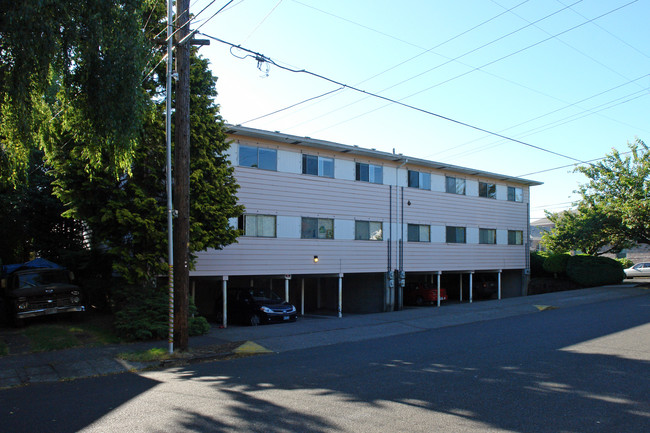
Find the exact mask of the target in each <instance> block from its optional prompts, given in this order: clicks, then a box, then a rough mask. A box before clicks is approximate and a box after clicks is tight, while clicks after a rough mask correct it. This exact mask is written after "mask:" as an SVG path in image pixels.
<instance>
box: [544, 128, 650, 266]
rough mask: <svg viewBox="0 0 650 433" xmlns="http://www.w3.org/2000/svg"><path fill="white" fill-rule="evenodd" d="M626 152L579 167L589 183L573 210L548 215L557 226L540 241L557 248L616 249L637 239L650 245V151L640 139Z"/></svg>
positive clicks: (593, 251) (591, 251) (589, 251)
mask: <svg viewBox="0 0 650 433" xmlns="http://www.w3.org/2000/svg"><path fill="white" fill-rule="evenodd" d="M628 147H629V149H630V151H629V152H626V154H621V153H619V152H618V151H617V150H615V149H614V150H613V151H612V153H610V154H608V155H607V156H606V157H605V158H604V159H603V160H601V161H600V162H598V163H594V164H589V165H582V166H579V167H577V168H576V171H578V172H580V173H582V174H584V175H585V176H586V177H587V179H588V181H587V183H585V184H583V185H581V186H580V189H579V190H578V191H577V192H579V193H580V195H581V200H580V202H579V203H578V207H577V209H576V210H575V211H567V212H562V213H559V214H548V215H547V216H548V218H549V219H550V220H551V221H553V222H554V223H555V228H554V229H553V230H551V232H550V233H547V234H545V235H544V236H543V239H542V243H543V245H545V246H546V247H547V248H548V249H550V250H551V251H555V252H564V251H568V250H580V251H583V252H585V253H587V254H591V255H598V254H604V253H607V252H610V253H616V252H619V251H621V250H622V249H623V248H627V247H629V246H631V245H633V244H634V243H646V244H648V243H650V203H648V201H649V200H650V151H649V149H648V146H646V144H645V143H644V142H643V141H641V140H636V141H635V142H634V143H628Z"/></svg>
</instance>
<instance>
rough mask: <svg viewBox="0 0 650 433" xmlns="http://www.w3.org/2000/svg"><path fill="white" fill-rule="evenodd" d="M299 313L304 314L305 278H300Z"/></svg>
mask: <svg viewBox="0 0 650 433" xmlns="http://www.w3.org/2000/svg"><path fill="white" fill-rule="evenodd" d="M300 315H301V316H304V315H305V279H304V278H302V279H301V280H300Z"/></svg>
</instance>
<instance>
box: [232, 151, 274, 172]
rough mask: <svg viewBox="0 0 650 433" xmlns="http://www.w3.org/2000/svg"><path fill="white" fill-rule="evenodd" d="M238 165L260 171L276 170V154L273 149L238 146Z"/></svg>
mask: <svg viewBox="0 0 650 433" xmlns="http://www.w3.org/2000/svg"><path fill="white" fill-rule="evenodd" d="M239 165H240V166H242V167H255V168H261V169H262V170H273V171H277V169H278V153H277V150H275V149H268V148H266V147H255V146H243V145H240V146H239Z"/></svg>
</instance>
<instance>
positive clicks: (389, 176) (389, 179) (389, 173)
mask: <svg viewBox="0 0 650 433" xmlns="http://www.w3.org/2000/svg"><path fill="white" fill-rule="evenodd" d="M383 171H384V185H395V176H396V174H397V167H388V166H384V168H383Z"/></svg>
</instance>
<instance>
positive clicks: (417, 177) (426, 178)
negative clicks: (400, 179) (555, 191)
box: [408, 170, 431, 189]
mask: <svg viewBox="0 0 650 433" xmlns="http://www.w3.org/2000/svg"><path fill="white" fill-rule="evenodd" d="M408 176H409V181H408V186H409V187H411V188H420V189H431V174H430V173H422V172H419V171H415V170H409V174H408Z"/></svg>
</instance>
